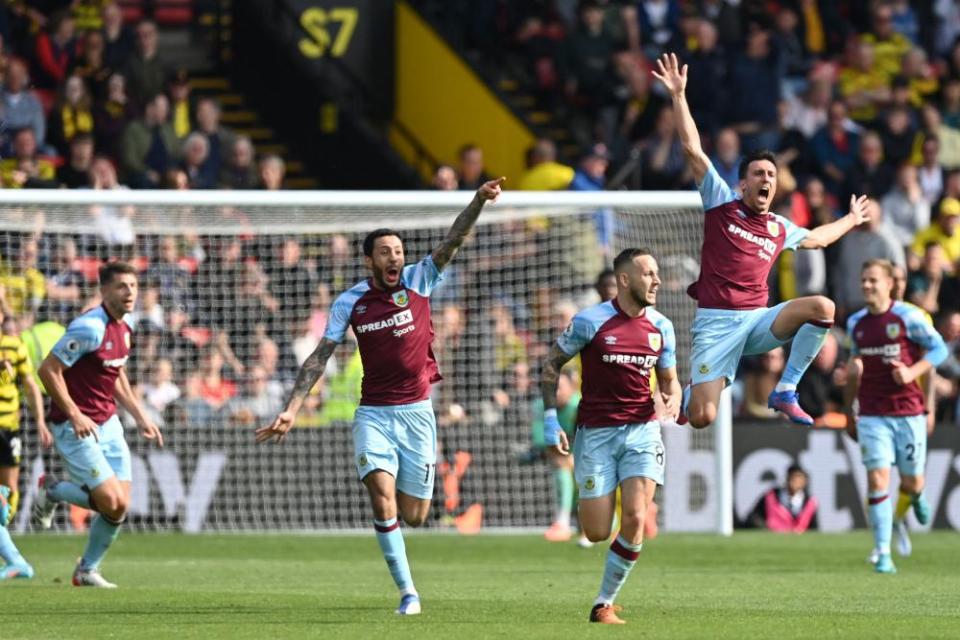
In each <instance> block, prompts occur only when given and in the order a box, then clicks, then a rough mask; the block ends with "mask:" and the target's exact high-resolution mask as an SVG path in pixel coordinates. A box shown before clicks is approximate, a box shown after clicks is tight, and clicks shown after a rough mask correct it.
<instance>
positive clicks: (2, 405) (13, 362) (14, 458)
mask: <svg viewBox="0 0 960 640" xmlns="http://www.w3.org/2000/svg"><path fill="white" fill-rule="evenodd" d="M3 320H4V316H3V312H2V311H0V559H2V560H3V561H4V565H3V566H0V580H6V579H8V578H32V577H33V567H31V566H30V565H29V564H28V563H27V561H26V560H24V558H23V556H22V555H20V551H19V550H18V549H17V547H16V545H15V544H13V540H12V539H11V538H10V532H9V531H8V530H7V527H8V526H9V524H10V523H12V522H13V517H14V516H15V515H16V513H17V507H18V505H19V502H20V494H19V492H18V491H17V487H19V485H20V460H21V457H22V449H23V441H22V440H21V439H20V389H18V388H17V381H18V378H19V382H20V384H21V385H23V391H24V396H25V397H26V399H27V404H28V405H30V410H31V411H32V412H33V416H34V418H36V421H37V435H38V436H39V438H40V444H41V445H42V446H43V448H44V449H47V448H49V447H50V445H52V444H53V436H52V435H50V431H49V430H48V429H47V423H46V420H44V414H43V396H42V395H41V394H40V387H39V386H38V385H37V383H36V381H35V380H34V378H33V367H31V366H30V358H29V357H28V356H27V348H26V346H25V345H24V344H23V343H22V342H21V341H20V339H19V338H17V337H16V336H11V335H7V334H5V333H3V329H2V327H3Z"/></svg>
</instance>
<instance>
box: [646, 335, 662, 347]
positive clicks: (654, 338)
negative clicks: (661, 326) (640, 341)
mask: <svg viewBox="0 0 960 640" xmlns="http://www.w3.org/2000/svg"><path fill="white" fill-rule="evenodd" d="M661 338H662V336H661V335H660V334H659V333H648V334H647V341H648V342H649V343H650V348H651V349H653V350H654V351H660V345H661V344H663V341H662V340H661Z"/></svg>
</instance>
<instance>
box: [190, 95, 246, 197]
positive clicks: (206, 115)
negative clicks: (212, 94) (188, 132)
mask: <svg viewBox="0 0 960 640" xmlns="http://www.w3.org/2000/svg"><path fill="white" fill-rule="evenodd" d="M196 132H197V133H199V134H201V135H202V136H204V137H205V138H206V139H207V146H208V147H209V151H208V153H207V159H206V160H204V162H203V166H202V167H201V171H202V173H203V175H204V176H205V181H209V182H216V180H217V177H218V176H219V175H220V169H221V167H222V166H223V165H224V164H225V162H226V157H227V154H228V153H229V151H230V149H231V148H232V147H233V141H234V140H235V139H236V134H234V133H233V132H232V131H230V129H227V128H226V127H224V126H223V125H221V124H220V103H218V102H217V101H216V100H214V99H213V98H201V99H200V101H199V102H197V129H196Z"/></svg>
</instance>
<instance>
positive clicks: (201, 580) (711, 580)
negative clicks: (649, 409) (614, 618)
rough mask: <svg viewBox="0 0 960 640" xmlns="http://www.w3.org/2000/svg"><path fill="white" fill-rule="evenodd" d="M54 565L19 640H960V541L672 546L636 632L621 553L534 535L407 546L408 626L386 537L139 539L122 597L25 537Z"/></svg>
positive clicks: (16, 586)
mask: <svg viewBox="0 0 960 640" xmlns="http://www.w3.org/2000/svg"><path fill="white" fill-rule="evenodd" d="M18 543H19V544H20V547H21V549H22V551H23V552H24V554H25V555H26V556H27V558H28V559H29V560H30V561H31V562H32V563H33V565H34V567H35V568H36V570H37V577H36V578H34V579H33V580H32V581H12V582H8V583H0V603H2V621H0V637H2V638H4V639H13V638H71V639H75V638H96V639H97V640H102V639H104V638H137V639H138V640H140V639H146V638H178V639H183V638H204V639H209V638H214V639H219V638H230V639H234V638H257V639H260V638H297V639H302V638H365V639H366V638H378V637H389V638H391V640H396V639H403V638H417V639H418V640H423V639H429V638H444V639H453V640H469V639H472V638H520V639H526V638H571V639H577V640H580V639H581V638H599V637H604V638H607V637H614V636H615V637H623V638H626V637H630V638H737V639H742V638H818V640H819V639H822V638H844V639H847V638H877V637H884V638H957V637H960V538H958V536H957V534H956V533H952V532H941V533H933V534H929V535H916V536H915V537H914V555H913V557H911V558H907V559H897V558H895V561H896V562H897V564H898V568H899V570H900V573H899V574H898V575H896V576H879V575H875V574H874V573H873V572H872V570H871V568H870V567H869V566H868V565H867V564H866V562H865V557H866V555H867V552H868V551H869V548H870V546H871V539H870V536H869V534H868V533H867V532H859V533H854V534H845V535H825V534H807V535H803V536H779V535H774V534H769V533H762V532H747V533H737V534H736V535H735V536H734V537H733V538H731V539H723V538H718V537H713V536H693V535H677V534H674V535H669V534H668V535H662V536H660V537H659V538H657V539H656V540H654V541H652V542H650V543H649V544H647V545H646V546H645V548H644V551H643V553H642V554H641V557H640V562H639V563H638V565H637V567H636V568H635V569H634V571H633V573H632V574H631V576H630V580H629V581H628V583H627V585H626V587H625V588H624V590H623V592H622V593H621V596H620V599H619V602H620V603H621V604H622V605H623V606H624V611H623V613H622V616H623V617H624V618H625V619H626V620H627V621H628V624H627V626H625V627H619V628H610V627H602V628H601V627H600V626H599V625H589V624H588V623H587V622H586V618H587V614H588V612H589V609H590V605H591V603H592V600H593V597H594V596H595V595H596V590H597V587H598V585H599V581H600V573H601V571H602V569H603V558H604V553H605V552H606V545H597V546H596V547H594V548H593V549H590V550H581V549H578V548H577V547H576V546H575V545H574V544H573V543H569V544H556V543H548V542H545V541H543V540H542V539H541V538H539V537H537V536H532V535H527V536H520V535H510V536H507V535H483V536H478V537H473V538H464V537H455V536H447V535H429V534H427V535H408V536H407V550H408V553H409V556H410V560H411V564H412V567H413V574H414V578H415V579H416V582H417V587H418V589H419V590H420V593H421V597H422V599H423V607H424V613H423V615H421V616H416V617H411V618H406V619H400V618H398V617H397V616H395V615H394V614H393V609H394V607H395V606H396V604H397V601H398V598H397V595H396V591H395V588H394V586H393V583H392V582H391V580H390V577H389V575H388V573H387V569H386V566H385V564H384V562H383V558H382V557H381V555H380V551H379V548H378V547H377V544H376V541H375V539H374V537H373V535H369V536H309V535H301V536H296V535H294V536H289V535H287V536H284V535H276V536H262V535H227V536H214V535H201V536H184V535H176V534H163V535H151V534H140V535H137V534H130V533H124V534H123V535H122V536H121V537H120V539H119V541H118V542H117V544H116V545H115V546H114V548H113V549H112V550H111V553H110V555H109V556H108V558H107V561H106V563H105V564H104V575H105V576H106V577H107V578H108V579H110V580H113V581H115V582H117V583H118V584H119V585H120V589H118V590H116V591H105V590H94V589H77V588H74V587H72V586H70V572H71V569H72V565H73V560H74V559H75V558H76V557H77V556H78V555H79V553H80V552H81V550H82V546H83V543H84V540H83V539H82V538H80V537H76V536H56V535H29V536H20V537H19V538H18Z"/></svg>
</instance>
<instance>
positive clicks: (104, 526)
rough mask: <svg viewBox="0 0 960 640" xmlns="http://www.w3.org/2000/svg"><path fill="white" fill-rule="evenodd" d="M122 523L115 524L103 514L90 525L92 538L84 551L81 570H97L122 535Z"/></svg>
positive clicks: (88, 540) (90, 537)
mask: <svg viewBox="0 0 960 640" xmlns="http://www.w3.org/2000/svg"><path fill="white" fill-rule="evenodd" d="M121 524H123V523H122V522H113V521H112V520H110V519H109V518H107V517H106V516H104V515H103V514H102V513H101V514H98V515H97V517H96V518H94V519H93V523H92V524H91V525H90V536H89V538H88V539H87V548H86V549H84V551H83V558H82V559H81V560H80V568H81V569H83V570H84V571H89V570H91V569H96V568H97V567H99V566H100V563H101V562H102V561H103V556H105V555H107V549H109V548H110V545H111V544H113V541H114V540H116V539H117V536H119V535H120V525H121Z"/></svg>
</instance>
